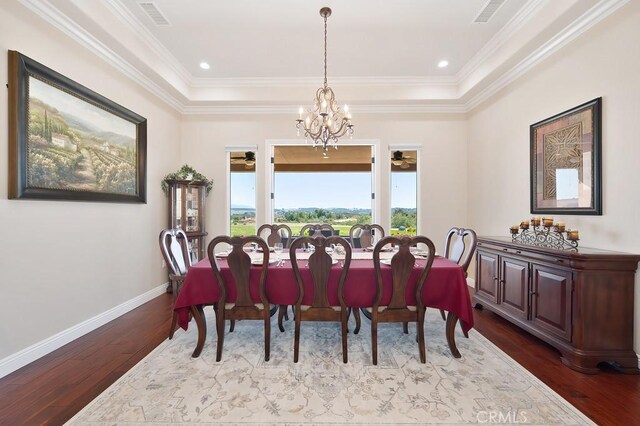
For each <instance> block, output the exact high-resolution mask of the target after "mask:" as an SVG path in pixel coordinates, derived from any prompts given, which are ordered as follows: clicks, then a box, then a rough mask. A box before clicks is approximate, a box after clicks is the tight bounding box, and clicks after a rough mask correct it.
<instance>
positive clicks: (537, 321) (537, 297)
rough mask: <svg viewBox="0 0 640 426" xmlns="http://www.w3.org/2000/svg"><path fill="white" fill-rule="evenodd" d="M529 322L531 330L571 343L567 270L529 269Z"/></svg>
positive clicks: (540, 267)
mask: <svg viewBox="0 0 640 426" xmlns="http://www.w3.org/2000/svg"><path fill="white" fill-rule="evenodd" d="M531 273H532V277H531V278H532V279H531V320H532V321H533V324H534V326H535V327H537V328H539V329H541V330H544V331H545V332H547V333H551V334H554V335H556V336H557V337H560V338H561V339H563V340H566V341H569V342H570V341H571V290H572V286H573V279H572V273H571V270H568V269H561V268H552V267H550V266H545V265H538V264H533V265H532V272H531Z"/></svg>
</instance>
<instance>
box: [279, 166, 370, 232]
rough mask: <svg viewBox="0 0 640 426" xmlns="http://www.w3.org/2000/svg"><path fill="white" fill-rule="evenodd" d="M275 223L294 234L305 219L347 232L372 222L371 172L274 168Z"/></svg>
mask: <svg viewBox="0 0 640 426" xmlns="http://www.w3.org/2000/svg"><path fill="white" fill-rule="evenodd" d="M274 201H275V203H274V206H275V212H274V218H275V222H276V223H286V224H288V225H289V226H290V227H291V232H292V233H293V234H294V235H299V233H300V229H301V228H302V227H303V226H304V225H305V224H308V223H328V224H330V225H332V226H333V228H334V229H335V230H336V231H339V235H341V236H346V235H349V229H350V228H351V226H353V225H354V224H356V223H371V172H308V173H305V172H276V173H275V200H274Z"/></svg>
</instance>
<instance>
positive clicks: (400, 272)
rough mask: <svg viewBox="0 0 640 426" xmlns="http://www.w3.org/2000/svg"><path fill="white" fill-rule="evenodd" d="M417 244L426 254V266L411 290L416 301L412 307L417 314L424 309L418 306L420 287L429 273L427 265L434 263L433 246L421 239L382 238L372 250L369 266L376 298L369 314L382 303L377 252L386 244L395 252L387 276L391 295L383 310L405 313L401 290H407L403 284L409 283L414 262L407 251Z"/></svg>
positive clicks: (422, 305)
mask: <svg viewBox="0 0 640 426" xmlns="http://www.w3.org/2000/svg"><path fill="white" fill-rule="evenodd" d="M418 243H423V244H425V245H426V246H427V250H428V254H427V257H426V259H425V260H426V262H425V265H424V267H423V268H422V271H421V272H420V275H419V277H418V281H417V282H416V288H415V297H416V305H415V306H416V307H417V310H421V309H424V304H423V303H422V297H421V295H422V286H423V285H424V282H425V280H426V279H427V275H428V274H429V271H430V270H431V265H432V264H433V260H434V259H435V253H436V249H435V246H434V245H433V242H432V241H431V240H430V239H429V238H427V237H424V236H416V237H408V236H405V237H402V238H397V237H393V236H391V237H385V238H382V239H381V240H380V241H378V243H377V244H376V246H375V247H374V249H373V266H374V269H375V274H376V296H375V299H374V302H373V311H374V312H376V311H377V310H378V307H379V306H380V300H381V299H382V292H383V288H384V284H383V281H382V270H381V266H380V252H381V251H382V249H383V247H384V246H386V245H388V244H395V245H396V246H398V252H397V253H395V254H394V256H393V257H392V258H391V276H392V291H391V301H390V302H389V305H388V306H387V310H394V309H402V310H404V309H407V306H408V305H407V300H406V297H405V290H406V288H407V284H408V283H409V279H410V277H411V273H412V272H413V267H414V265H415V262H416V258H415V256H414V255H413V254H412V253H411V250H410V249H411V247H414V246H415V245H416V244H418Z"/></svg>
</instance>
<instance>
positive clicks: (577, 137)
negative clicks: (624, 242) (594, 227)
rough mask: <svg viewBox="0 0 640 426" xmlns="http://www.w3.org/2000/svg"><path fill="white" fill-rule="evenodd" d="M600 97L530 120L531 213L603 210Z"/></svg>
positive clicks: (585, 212) (591, 213)
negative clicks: (533, 122) (543, 118)
mask: <svg viewBox="0 0 640 426" xmlns="http://www.w3.org/2000/svg"><path fill="white" fill-rule="evenodd" d="M601 115H602V98H596V99H593V100H591V101H589V102H586V103H584V104H582V105H579V106H577V107H575V108H571V109H570V110H567V111H564V112H561V113H560V114H556V115H554V116H553V117H549V118H547V119H545V120H542V121H539V122H537V123H535V124H532V125H531V126H530V143H531V147H530V155H531V179H530V180H531V213H532V214H536V213H545V214H548V213H551V214H555V215H559V214H571V215H602V158H601V157H602V148H601V132H602V129H601V127H602V117H601Z"/></svg>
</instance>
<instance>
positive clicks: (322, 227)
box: [300, 223, 337, 237]
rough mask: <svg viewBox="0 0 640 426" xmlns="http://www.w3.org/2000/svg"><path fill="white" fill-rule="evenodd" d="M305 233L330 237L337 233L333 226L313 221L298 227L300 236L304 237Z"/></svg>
mask: <svg viewBox="0 0 640 426" xmlns="http://www.w3.org/2000/svg"><path fill="white" fill-rule="evenodd" d="M322 231H325V232H322ZM327 233H329V235H325V234H327ZM307 235H308V236H310V237H331V236H334V235H337V234H336V230H335V229H334V228H333V226H331V225H329V224H327V223H313V224H307V225H305V226H303V227H302V229H300V236H301V237H306V236H307Z"/></svg>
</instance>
